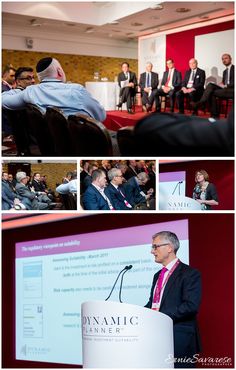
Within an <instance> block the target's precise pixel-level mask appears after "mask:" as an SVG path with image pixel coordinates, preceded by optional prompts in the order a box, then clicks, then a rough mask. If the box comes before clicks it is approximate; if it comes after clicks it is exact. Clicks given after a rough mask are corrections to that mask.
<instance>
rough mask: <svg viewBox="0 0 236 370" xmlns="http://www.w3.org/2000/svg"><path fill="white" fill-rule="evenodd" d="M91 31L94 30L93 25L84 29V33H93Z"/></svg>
mask: <svg viewBox="0 0 236 370" xmlns="http://www.w3.org/2000/svg"><path fill="white" fill-rule="evenodd" d="M93 32H94V28H93V27H88V28H86V30H85V33H93Z"/></svg>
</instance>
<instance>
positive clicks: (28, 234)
mask: <svg viewBox="0 0 236 370" xmlns="http://www.w3.org/2000/svg"><path fill="white" fill-rule="evenodd" d="M186 218H188V220H189V240H190V264H191V266H193V267H195V268H197V269H199V270H200V271H201V273H202V281H203V298H202V304H201V308H200V313H199V326H200V331H201V337H202V342H203V352H202V354H201V356H202V357H209V356H210V357H225V356H228V357H231V358H232V359H233V356H234V247H233V241H234V235H233V234H234V215H233V214H210V213H206V214H189V215H178V214H173V215H167V214H162V215H157V214H155V215H154V214H147V213H146V214H132V216H131V215H127V214H119V215H114V214H106V215H91V216H87V217H84V218H79V219H73V220H68V221H61V222H55V223H50V224H44V225H36V226H29V227H26V228H19V229H15V230H7V231H4V232H3V239H2V367H23V368H26V367H48V368H50V367H58V368H59V367H67V368H69V367H78V366H69V365H61V364H55V365H53V364H50V363H48V364H47V363H34V362H30V361H16V360H15V359H14V353H15V348H14V343H15V333H14V325H15V319H14V315H15V310H14V306H15V298H14V290H15V285H14V278H15V276H14V246H15V243H16V242H20V241H26V240H34V239H44V238H51V237H56V236H58V237H60V236H65V235H70V234H78V233H85V232H89V231H98V230H106V229H113V228H119V227H126V226H134V225H139V224H140V225H141V224H148V223H156V222H165V221H170V220H178V219H186ZM150 238H151V236H150ZM150 241H151V240H150ZM147 299H148V297H147ZM55 335H56V333H55ZM232 366H233V364H232ZM203 367H205V366H203ZM207 367H208V368H210V366H207ZM212 367H215V368H216V367H217V366H212ZM220 367H221V368H222V366H220Z"/></svg>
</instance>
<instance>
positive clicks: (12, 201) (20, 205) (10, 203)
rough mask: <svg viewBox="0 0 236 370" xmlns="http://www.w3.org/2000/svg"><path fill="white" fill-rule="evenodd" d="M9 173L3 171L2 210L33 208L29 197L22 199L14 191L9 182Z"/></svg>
mask: <svg viewBox="0 0 236 370" xmlns="http://www.w3.org/2000/svg"><path fill="white" fill-rule="evenodd" d="M8 179H9V178H8V173H7V172H3V173H2V210H4V211H6V210H10V209H16V210H22V209H24V210H25V209H31V203H30V201H29V200H28V199H22V197H20V196H19V195H17V194H16V193H15V191H13V189H12V188H11V187H10V185H9V182H8Z"/></svg>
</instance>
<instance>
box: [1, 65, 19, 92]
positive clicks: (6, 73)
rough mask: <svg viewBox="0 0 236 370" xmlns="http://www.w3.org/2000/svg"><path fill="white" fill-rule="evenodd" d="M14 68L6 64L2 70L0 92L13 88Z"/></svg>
mask: <svg viewBox="0 0 236 370" xmlns="http://www.w3.org/2000/svg"><path fill="white" fill-rule="evenodd" d="M15 73H16V70H15V68H13V66H12V65H7V66H6V67H5V68H4V69H3V71H2V92H4V91H9V90H11V89H12V88H13V86H14V82H15Z"/></svg>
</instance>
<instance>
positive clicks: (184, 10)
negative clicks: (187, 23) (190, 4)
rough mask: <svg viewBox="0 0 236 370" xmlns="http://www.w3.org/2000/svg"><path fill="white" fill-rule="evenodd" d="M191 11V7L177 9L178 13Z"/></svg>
mask: <svg viewBox="0 0 236 370" xmlns="http://www.w3.org/2000/svg"><path fill="white" fill-rule="evenodd" d="M190 11H191V9H189V8H177V9H176V12H177V13H187V12H190Z"/></svg>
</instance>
